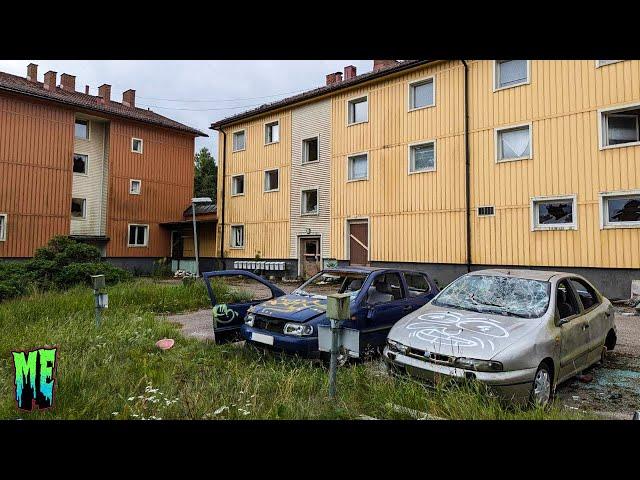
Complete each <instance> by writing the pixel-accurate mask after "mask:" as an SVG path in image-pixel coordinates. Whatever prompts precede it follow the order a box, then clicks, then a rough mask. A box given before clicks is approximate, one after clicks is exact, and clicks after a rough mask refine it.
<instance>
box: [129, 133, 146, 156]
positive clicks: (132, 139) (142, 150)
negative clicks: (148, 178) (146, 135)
mask: <svg viewBox="0 0 640 480" xmlns="http://www.w3.org/2000/svg"><path fill="white" fill-rule="evenodd" d="M136 140H138V141H139V142H140V151H138V150H135V149H134V148H133V144H134V142H135V141H136ZM131 152H132V153H138V154H140V155H142V152H144V140H142V139H141V138H136V137H131Z"/></svg>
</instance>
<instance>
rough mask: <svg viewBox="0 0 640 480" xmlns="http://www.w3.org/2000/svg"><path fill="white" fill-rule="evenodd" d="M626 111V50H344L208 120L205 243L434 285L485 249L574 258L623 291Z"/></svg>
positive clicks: (632, 102)
mask: <svg viewBox="0 0 640 480" xmlns="http://www.w3.org/2000/svg"><path fill="white" fill-rule="evenodd" d="M639 119H640V61H637V60H466V61H462V60H409V61H402V62H397V61H394V60H375V61H374V68H373V70H372V71H371V72H367V73H364V74H361V75H357V74H356V71H355V67H352V66H347V67H346V68H345V70H344V77H343V74H342V72H337V73H331V74H329V75H327V78H326V85H325V86H323V87H320V88H318V89H315V90H312V91H309V92H306V93H303V94H300V95H297V96H295V97H291V98H288V99H284V100H280V101H278V102H274V103H272V104H268V105H265V106H262V107H260V108H258V109H255V110H252V111H249V112H245V113H241V114H238V115H235V116H233V117H229V118H227V119H224V120H221V121H219V122H216V123H214V124H213V125H212V128H213V129H215V130H218V131H219V139H220V141H219V145H220V151H219V156H218V158H219V161H220V164H219V165H220V168H219V170H218V171H219V175H220V179H219V182H218V185H219V192H218V198H219V199H220V201H219V202H218V203H219V206H218V208H219V225H218V235H217V238H218V239H220V240H219V241H218V245H217V250H218V252H219V255H220V256H222V257H224V258H225V259H226V262H227V267H230V266H232V263H233V261H236V260H243V259H255V258H256V257H260V258H261V259H265V260H279V261H282V262H284V263H285V265H286V274H287V275H288V276H305V275H306V274H308V273H309V272H311V273H313V272H314V271H315V270H313V269H312V268H309V266H310V265H312V263H313V262H314V261H315V262H316V263H317V266H318V267H319V268H322V267H324V266H327V265H333V264H367V265H372V266H402V267H405V268H414V269H419V270H426V271H428V272H429V273H431V274H432V275H433V276H434V278H436V279H437V280H438V281H439V282H440V283H441V284H446V283H448V282H450V281H451V280H453V279H454V278H456V277H457V276H459V275H462V274H464V273H466V272H467V271H469V270H471V269H479V268H487V267H494V266H506V267H526V268H544V269H554V270H565V271H575V272H578V273H581V274H583V275H585V276H587V277H588V278H590V279H591V280H592V281H594V283H595V284H596V285H598V286H599V287H600V288H601V289H602V290H603V292H604V293H605V294H606V295H609V296H610V297H613V298H622V297H628V296H629V290H630V282H631V280H632V279H635V278H640V173H639V171H638V170H639V169H638V167H639V166H640V126H639ZM276 122H277V123H276ZM274 125H277V129H276V132H277V141H275V142H274V141H269V140H270V139H271V140H273V132H274ZM315 131H317V132H318V134H317V135H315V134H314V133H313V132H315ZM240 132H241V133H240ZM314 138H317V141H315V140H314ZM310 159H311V161H309V160H310ZM275 169H277V171H278V173H277V177H278V178H277V189H272V188H270V187H271V184H272V183H273V182H274V181H275V180H273V177H274V176H276V174H274V173H269V172H270V171H271V170H275ZM239 176H244V177H239ZM240 178H242V181H241V180H240ZM241 183H243V185H242V186H241V185H240V184H241ZM314 189H315V190H314ZM240 190H241V192H242V193H239V191H240ZM314 192H315V193H314Z"/></svg>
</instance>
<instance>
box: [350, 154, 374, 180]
mask: <svg viewBox="0 0 640 480" xmlns="http://www.w3.org/2000/svg"><path fill="white" fill-rule="evenodd" d="M361 155H366V156H367V176H366V177H363V178H349V161H350V159H351V158H353V157H359V156H361ZM365 180H369V152H368V151H367V152H360V153H352V154H351V155H347V183H351V182H363V181H365Z"/></svg>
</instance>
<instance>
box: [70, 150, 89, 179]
mask: <svg viewBox="0 0 640 480" xmlns="http://www.w3.org/2000/svg"><path fill="white" fill-rule="evenodd" d="M88 166H89V156H88V155H82V154H80V153H74V154H73V173H81V174H84V175H86V174H87V171H88V168H87V167H88Z"/></svg>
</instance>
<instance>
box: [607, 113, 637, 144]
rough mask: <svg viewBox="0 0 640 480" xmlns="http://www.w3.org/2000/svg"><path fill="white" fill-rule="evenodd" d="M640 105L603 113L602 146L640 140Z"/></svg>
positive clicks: (633, 142) (632, 142)
mask: <svg viewBox="0 0 640 480" xmlns="http://www.w3.org/2000/svg"><path fill="white" fill-rule="evenodd" d="M639 119H640V107H637V106H636V107H632V108H629V109H624V110H608V111H606V112H603V113H602V116H601V122H602V146H603V147H609V146H613V145H625V144H635V143H637V142H640V126H639V124H640V122H639Z"/></svg>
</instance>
